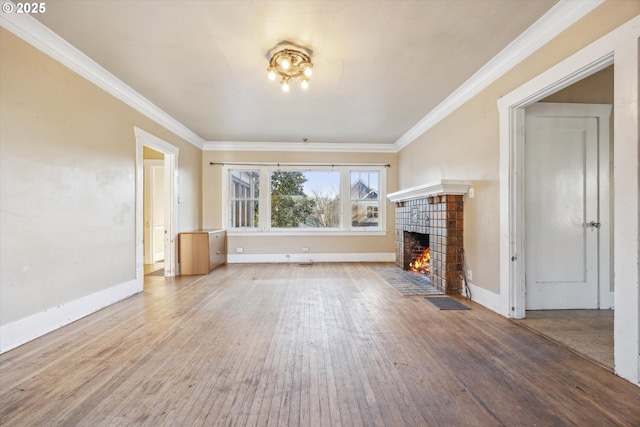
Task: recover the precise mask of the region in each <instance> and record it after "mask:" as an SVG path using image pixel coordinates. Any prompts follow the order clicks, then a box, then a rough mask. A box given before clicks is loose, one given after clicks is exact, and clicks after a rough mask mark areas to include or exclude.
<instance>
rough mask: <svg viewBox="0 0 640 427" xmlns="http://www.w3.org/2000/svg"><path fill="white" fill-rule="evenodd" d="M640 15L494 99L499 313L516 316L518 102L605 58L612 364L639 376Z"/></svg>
mask: <svg viewBox="0 0 640 427" xmlns="http://www.w3.org/2000/svg"><path fill="white" fill-rule="evenodd" d="M639 38H640V16H638V17H635V18H633V19H631V20H630V21H628V22H627V23H625V24H623V25H621V26H620V27H618V28H616V29H614V30H613V31H611V32H610V33H608V34H606V35H605V36H603V37H601V38H600V39H598V40H596V41H594V42H592V43H591V44H589V45H588V46H586V47H585V48H583V49H581V50H580V51H578V52H576V53H575V54H573V55H571V56H570V57H568V58H566V59H565V60H563V61H561V62H560V63H558V64H557V65H555V66H553V67H551V68H549V69H548V70H547V71H545V72H543V73H542V74H540V75H538V76H537V77H535V78H533V79H531V80H530V81H528V82H526V83H524V84H523V85H522V86H520V87H518V88H516V89H515V90H513V91H512V92H510V93H508V94H506V95H505V96H503V97H502V98H500V99H499V100H498V111H499V118H500V122H499V133H500V135H499V136H500V143H499V145H500V178H499V180H500V296H499V302H498V303H497V305H498V307H497V308H498V310H497V311H499V312H500V313H501V314H503V315H505V316H507V317H512V318H522V317H523V316H524V309H525V304H524V298H523V297H524V295H523V292H522V289H523V287H522V281H523V279H524V269H523V264H522V262H521V260H520V259H519V258H520V254H521V253H522V239H521V236H522V225H523V224H522V220H523V218H522V211H523V198H522V195H523V192H522V182H523V180H522V179H521V176H522V162H521V161H522V155H521V154H520V151H522V144H521V142H522V137H523V130H524V125H523V123H524V108H525V107H527V106H528V105H531V104H533V103H534V102H537V101H539V100H541V99H544V98H545V97H547V96H548V95H551V94H552V93H555V92H557V91H558V90H560V89H563V88H565V87H567V86H569V85H571V84H573V83H575V82H577V81H579V80H582V79H583V78H585V77H587V76H589V75H591V74H593V73H595V72H597V71H600V70H602V69H604V68H606V67H608V66H610V65H615V69H614V107H613V111H614V128H615V136H616V142H615V143H614V146H613V164H614V170H613V185H612V187H611V190H612V191H613V195H612V196H613V197H612V200H613V212H614V217H613V219H612V223H613V224H614V232H613V241H612V244H613V246H612V248H613V254H614V259H613V274H614V277H615V294H614V300H615V301H614V302H615V314H614V361H615V372H616V374H618V375H620V376H621V377H623V378H626V379H627V380H629V381H631V382H633V383H635V384H640V292H639V289H640V267H639V265H638V258H639V257H640V196H639V194H640V184H639V183H638V178H639V170H640V162H639V159H640V156H639V154H640V150H639V148H638V139H639V119H638V105H639V103H640V102H639V98H640V95H639V86H640V84H639V82H638V74H639V71H640V49H639Z"/></svg>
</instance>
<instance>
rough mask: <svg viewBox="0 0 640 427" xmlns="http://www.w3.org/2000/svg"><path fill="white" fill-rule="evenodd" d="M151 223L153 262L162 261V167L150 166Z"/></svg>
mask: <svg viewBox="0 0 640 427" xmlns="http://www.w3.org/2000/svg"><path fill="white" fill-rule="evenodd" d="M152 180H153V184H152V190H151V191H152V193H151V212H152V213H151V223H152V230H153V231H152V233H153V237H152V239H151V241H152V243H151V245H152V247H153V262H159V261H164V235H165V226H164V211H165V209H164V202H165V200H164V167H163V166H152Z"/></svg>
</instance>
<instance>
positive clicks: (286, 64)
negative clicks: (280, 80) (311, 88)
mask: <svg viewBox="0 0 640 427" xmlns="http://www.w3.org/2000/svg"><path fill="white" fill-rule="evenodd" d="M280 65H282V69H283V70H288V69H289V67H290V66H291V63H290V62H289V59H288V58H284V59H283V60H282V62H281V63H280Z"/></svg>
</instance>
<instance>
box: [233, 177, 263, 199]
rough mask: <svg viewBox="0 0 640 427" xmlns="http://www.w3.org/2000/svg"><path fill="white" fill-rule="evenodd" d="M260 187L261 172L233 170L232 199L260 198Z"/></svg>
mask: <svg viewBox="0 0 640 427" xmlns="http://www.w3.org/2000/svg"><path fill="white" fill-rule="evenodd" d="M259 189H260V172H257V171H234V170H232V171H231V191H230V192H229V194H231V198H232V199H258V198H259Z"/></svg>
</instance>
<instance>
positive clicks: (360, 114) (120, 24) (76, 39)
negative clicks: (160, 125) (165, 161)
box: [35, 0, 556, 145]
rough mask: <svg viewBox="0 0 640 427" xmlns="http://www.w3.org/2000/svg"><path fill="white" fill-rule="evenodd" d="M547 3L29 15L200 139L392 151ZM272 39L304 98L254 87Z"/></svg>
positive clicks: (126, 5)
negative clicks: (301, 75)
mask: <svg viewBox="0 0 640 427" xmlns="http://www.w3.org/2000/svg"><path fill="white" fill-rule="evenodd" d="M555 3H556V0H463V1H457V0H425V1H400V0H395V1H257V0H252V1H82V2H81V1H77V0H71V1H48V2H47V3H46V5H47V10H46V13H44V14H41V15H35V17H36V18H37V19H38V20H39V21H40V22H42V23H43V24H44V25H46V26H47V27H48V28H50V29H51V30H53V31H54V32H55V33H57V34H58V35H59V36H61V37H62V38H64V39H65V40H67V41H68V42H69V43H71V44H72V45H74V46H75V47H76V48H78V49H79V50H80V51H82V52H84V53H85V54H86V55H88V56H89V57H90V58H91V59H93V60H94V61H96V62H97V63H98V64H100V65H101V66H102V67H104V68H105V69H107V70H108V71H109V72H111V73H112V74H114V75H115V76H116V77H117V78H119V79H120V80H122V81H123V82H125V83H126V84H127V85H129V86H130V87H131V88H133V89H134V90H135V91H137V92H138V93H140V94H141V95H142V96H144V97H145V98H147V99H148V100H149V101H151V102H152V103H154V104H155V105H156V106H158V107H159V108H161V109H162V110H164V111H165V112H166V113H168V114H169V115H170V116H172V117H173V118H175V119H176V120H177V121H179V122H180V123H182V124H183V125H185V126H186V127H187V128H189V129H190V130H191V131H193V132H195V133H196V134H197V135H199V136H200V137H201V138H203V139H204V140H206V141H250V142H284V143H291V142H297V143H300V142H302V141H303V138H308V141H309V142H320V143H342V144H358V143H362V144H368V145H369V144H394V143H395V142H396V141H397V140H398V139H399V138H400V137H402V135H404V134H405V133H406V132H407V131H409V130H410V129H411V128H412V127H413V126H414V125H415V124H416V123H417V122H419V121H420V120H421V119H422V118H423V117H425V116H426V115H427V114H428V113H429V112H430V111H432V110H433V109H434V108H435V107H436V106H438V104H440V103H441V102H442V101H443V100H444V99H445V98H446V97H447V96H448V95H449V94H451V93H452V92H453V91H454V90H455V89H456V88H458V87H459V86H460V85H462V84H463V83H464V82H465V81H466V80H467V79H469V78H470V77H471V76H472V75H473V74H474V73H475V72H477V71H478V70H479V69H480V68H481V67H482V66H483V65H484V64H485V63H487V62H488V61H489V60H491V59H492V58H493V57H494V56H496V55H497V54H498V53H499V52H500V51H501V50H503V49H504V48H505V47H506V46H507V45H509V43H510V42H511V41H512V40H514V39H515V38H516V37H517V36H518V35H520V34H521V33H522V32H523V31H525V30H526V29H527V28H528V27H529V26H531V25H532V24H533V23H534V22H535V21H536V20H538V19H539V18H540V17H541V16H542V15H544V14H545V13H546V12H547V11H548V10H549V9H550V8H551V7H552V6H553V5H554V4H555ZM283 41H290V42H293V43H296V44H298V45H301V46H304V47H307V48H308V49H309V50H311V51H312V61H313V62H314V74H313V77H312V78H311V84H310V87H309V89H307V90H306V91H303V90H302V89H301V88H300V87H299V86H298V85H297V84H296V85H294V86H293V87H292V89H291V90H290V91H289V92H288V93H284V92H283V91H282V90H281V89H280V87H279V84H278V83H277V82H273V81H270V80H268V79H267V72H266V68H267V65H268V52H269V51H271V50H272V49H273V48H274V47H275V46H276V45H278V44H279V43H281V42H283Z"/></svg>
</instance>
